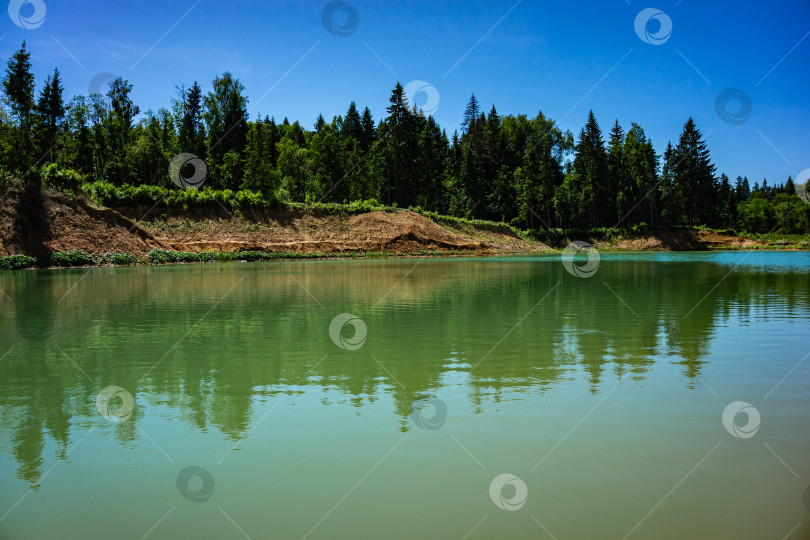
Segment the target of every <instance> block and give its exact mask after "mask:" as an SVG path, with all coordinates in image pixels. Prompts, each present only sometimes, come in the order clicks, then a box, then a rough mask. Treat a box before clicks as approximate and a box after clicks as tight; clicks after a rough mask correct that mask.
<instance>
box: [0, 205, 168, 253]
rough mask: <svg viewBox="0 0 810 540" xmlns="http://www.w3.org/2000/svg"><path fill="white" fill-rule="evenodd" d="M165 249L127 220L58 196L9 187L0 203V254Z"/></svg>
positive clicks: (136, 251) (142, 251)
mask: <svg viewBox="0 0 810 540" xmlns="http://www.w3.org/2000/svg"><path fill="white" fill-rule="evenodd" d="M160 247H167V246H166V245H165V244H163V243H161V242H160V241H158V240H156V239H155V238H154V237H153V236H152V235H151V234H150V233H149V232H147V231H145V230H144V229H142V228H141V227H139V226H138V225H137V224H135V223H134V222H132V221H131V220H129V219H127V218H125V217H124V216H122V215H121V214H119V213H118V212H115V211H114V210H110V209H107V208H95V207H93V206H90V205H89V204H87V203H86V202H85V201H83V200H81V199H74V198H72V197H69V196H67V195H62V194H48V193H45V194H42V196H38V195H34V196H30V195H25V194H24V193H22V192H20V191H18V190H11V191H9V192H8V193H7V194H6V196H5V198H3V200H2V201H0V255H12V254H16V253H25V254H26V255H31V256H35V257H36V256H41V255H47V254H49V253H52V252H55V251H69V250H71V249H82V250H85V251H87V252H89V253H99V252H106V251H119V252H125V251H126V252H129V253H134V254H139V255H140V254H144V253H146V252H148V251H149V250H150V249H154V248H160Z"/></svg>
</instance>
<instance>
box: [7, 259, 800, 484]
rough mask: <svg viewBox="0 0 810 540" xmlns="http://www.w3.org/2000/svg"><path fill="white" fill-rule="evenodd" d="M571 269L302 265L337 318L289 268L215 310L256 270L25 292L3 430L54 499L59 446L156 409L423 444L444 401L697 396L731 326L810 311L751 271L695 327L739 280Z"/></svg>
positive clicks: (229, 433) (270, 270)
mask: <svg viewBox="0 0 810 540" xmlns="http://www.w3.org/2000/svg"><path fill="white" fill-rule="evenodd" d="M557 262H558V261H556V260H555V261H549V262H547V263H526V262H520V263H494V262H490V261H485V262H480V261H463V262H462V261H452V262H444V261H426V262H424V263H423V264H421V265H420V266H419V267H418V268H416V269H415V270H414V271H413V272H411V273H409V271H410V270H411V269H412V268H413V263H412V262H410V261H402V262H399V263H391V262H388V263H380V264H377V265H375V264H364V265H359V266H349V265H346V264H345V263H340V264H330V263H323V264H320V263H319V264H312V265H303V266H298V267H297V268H298V269H299V271H300V272H299V273H298V274H297V279H298V280H299V281H300V282H301V283H302V284H303V285H304V286H306V288H307V289H308V290H309V291H310V292H311V293H312V295H313V296H315V297H316V298H318V299H319V301H320V302H321V303H322V304H323V306H324V307H323V309H321V308H320V307H319V306H318V304H317V303H316V302H315V301H313V300H311V299H310V298H309V297H308V295H307V294H306V293H304V291H303V290H302V289H301V287H300V285H298V284H297V283H296V282H295V281H294V280H292V279H291V278H290V277H289V275H288V273H287V272H288V271H287V270H284V271H282V270H275V268H277V267H273V266H265V267H261V266H259V267H247V268H258V270H252V271H248V273H249V275H248V277H247V278H246V279H245V280H244V282H242V283H241V284H240V285H239V287H237V288H236V289H234V290H233V292H232V293H231V294H229V295H228V296H227V298H225V299H224V300H222V302H221V304H219V305H218V307H216V308H215V309H214V310H211V307H212V306H213V305H215V304H216V303H217V302H218V301H219V300H220V299H222V297H223V296H224V295H225V293H226V292H228V291H229V290H230V289H231V288H232V287H233V285H234V284H236V282H237V281H238V280H239V279H240V278H241V277H242V275H243V274H242V273H241V272H242V269H241V268H240V269H239V273H237V272H235V271H234V266H233V265H222V266H211V267H203V266H195V267H185V268H183V267H173V268H159V269H153V270H148V269H131V270H120V271H103V272H106V273H103V272H98V271H97V272H93V273H92V274H90V277H88V278H87V279H86V280H85V282H83V283H82V285H80V286H79V287H78V288H77V290H76V291H75V292H74V293H73V294H75V295H76V296H73V297H71V296H69V297H68V298H67V299H66V300H65V302H62V303H57V300H58V299H59V298H60V297H61V295H62V294H64V292H65V291H66V290H67V289H68V288H69V287H70V286H72V285H73V283H75V281H76V279H78V277H79V276H78V275H77V274H75V273H74V274H67V273H53V272H21V273H18V274H13V275H8V276H12V277H11V278H10V279H7V280H6V283H5V284H4V289H5V290H6V291H7V292H8V294H9V296H10V297H11V298H12V299H13V300H12V301H10V300H8V299H5V300H4V302H3V304H2V310H0V313H1V314H2V323H3V325H4V327H5V328H7V329H10V331H7V332H5V333H4V334H3V336H2V338H0V339H2V341H0V347H2V349H3V351H5V350H8V349H9V348H10V347H11V346H12V345H13V344H14V343H17V347H16V348H15V349H14V350H13V351H12V353H11V354H9V355H8V357H7V358H6V359H5V360H4V362H3V363H2V364H0V375H2V377H0V413H1V414H2V415H3V418H4V422H3V425H4V429H8V430H9V431H10V434H11V435H10V437H8V440H10V441H11V444H12V453H13V454H14V456H15V459H16V460H17V462H18V463H19V471H18V474H19V476H20V478H22V479H24V480H25V481H26V482H28V483H30V484H32V485H36V484H37V483H38V482H39V479H40V478H41V476H42V474H43V470H42V469H43V462H44V459H43V456H42V453H43V451H44V448H45V444H46V441H47V440H48V438H51V439H52V440H54V441H55V442H56V446H57V450H56V456H55V457H56V458H57V459H65V457H66V452H67V449H68V448H69V447H70V444H71V441H70V439H71V438H72V439H74V440H73V443H74V444H75V442H76V441H77V440H78V438H79V436H77V435H76V433H78V432H77V431H76V430H75V428H74V429H73V431H74V433H71V431H72V430H71V421H72V419H73V418H74V417H82V418H84V419H88V418H89V419H90V420H89V421H90V422H91V424H92V423H93V422H100V423H101V424H106V425H108V426H109V427H108V429H112V430H114V433H115V437H116V438H117V440H118V441H119V442H120V443H122V444H125V445H129V444H134V443H135V441H136V440H137V439H138V438H139V437H140V433H139V429H138V426H139V423H140V422H141V421H142V420H143V418H144V416H145V414H147V412H145V409H146V408H147V407H162V408H164V409H165V410H167V411H170V412H169V413H168V414H171V415H175V416H176V417H178V418H180V419H181V420H182V421H183V422H186V423H188V424H189V425H193V426H194V427H195V428H197V429H199V430H208V429H210V428H212V427H214V428H216V429H217V430H219V431H220V432H221V433H222V434H223V435H224V436H225V437H226V438H228V439H230V440H232V441H234V442H235V441H238V440H239V439H240V438H242V437H243V436H245V434H246V433H247V432H248V430H249V429H250V427H251V426H252V425H253V422H255V421H256V420H257V419H258V417H260V416H262V415H263V414H264V413H265V412H266V411H267V410H269V409H270V408H271V407H273V406H274V405H275V404H276V403H278V401H279V400H280V399H282V398H283V397H284V396H285V395H288V396H290V397H294V396H295V395H299V394H302V393H303V392H312V391H313V390H315V389H317V388H320V389H321V392H322V394H323V395H322V398H321V402H322V403H323V404H325V405H330V404H334V403H349V404H351V405H352V406H354V407H357V408H358V411H360V410H362V409H363V408H364V407H366V406H367V405H369V404H371V403H374V402H375V401H376V400H380V399H384V398H388V399H391V400H392V401H393V409H394V410H393V412H394V413H395V414H396V415H397V416H398V417H399V426H398V428H399V429H401V430H408V429H410V428H411V427H412V423H411V422H410V420H409V415H410V414H411V412H412V410H413V405H412V404H413V402H414V401H416V400H418V399H424V398H426V397H429V396H432V395H439V394H440V392H439V391H440V390H441V391H442V392H449V391H460V392H466V394H467V398H468V399H469V401H470V402H471V404H472V405H473V409H474V411H476V412H481V411H484V410H486V408H487V407H488V406H489V404H495V405H497V403H499V402H500V401H503V400H508V399H513V398H514V396H515V395H517V394H526V393H537V394H542V393H545V392H549V391H553V390H554V389H555V388H557V387H558V386H560V385H561V384H563V383H564V382H566V381H573V380H578V379H582V380H584V381H585V382H586V383H587V385H588V388H589V390H590V392H591V393H597V392H599V391H602V390H603V389H604V384H605V382H606V378H607V379H609V380H611V379H613V378H619V379H624V380H626V379H627V378H628V377H630V379H631V380H636V381H643V380H644V378H645V377H646V374H647V372H648V371H649V370H650V369H652V368H653V366H654V365H655V364H656V363H657V362H676V363H678V364H681V365H682V366H683V373H684V375H685V376H686V380H687V386H688V387H690V388H691V387H694V381H695V379H696V377H698V376H699V375H700V373H701V369H702V366H703V365H704V363H706V362H707V361H708V358H707V354H708V353H709V351H710V345H711V342H712V339H713V335H714V328H715V326H716V325H717V324H718V323H719V322H721V321H723V320H726V319H729V318H737V319H739V320H740V321H741V322H742V324H745V322H746V321H748V320H750V319H751V318H752V317H754V316H759V317H762V316H764V315H763V314H768V313H774V310H777V311H778V310H780V309H781V310H784V311H793V312H795V309H796V307H797V306H799V307H801V308H803V309H806V308H807V303H808V298H807V296H806V293H804V291H806V290H808V285H810V283H808V276H807V275H805V274H801V273H781V274H766V273H756V272H745V271H738V272H734V273H732V274H731V275H729V277H728V278H727V279H726V280H725V281H724V282H723V284H722V285H721V286H720V287H718V289H717V290H716V291H715V292H714V294H713V296H711V297H709V298H708V299H707V300H705V301H703V302H702V303H701V304H700V306H699V307H698V308H696V309H694V310H693V308H694V307H695V305H696V304H697V302H698V300H700V298H701V297H702V296H703V295H704V294H705V293H706V292H707V291H708V290H709V289H710V288H711V287H713V286H714V284H715V283H717V282H718V281H719V279H720V278H721V277H722V276H723V275H724V274H725V273H726V272H727V269H726V268H723V267H719V266H715V265H710V264H695V263H685V264H670V265H665V264H662V265H653V266H651V265H649V264H646V263H641V264H639V263H633V262H611V263H609V264H608V263H607V262H604V263H603V264H602V266H601V267H600V269H599V272H598V273H597V274H596V275H595V276H594V277H593V278H591V279H577V278H574V277H572V276H570V275H568V274H567V273H565V271H564V270H563V268H562V266H561V265H559V264H557ZM494 264H499V266H498V269H497V270H495V271H493V265H494ZM556 284H559V285H557V288H556V289H555V290H554V291H553V292H552V293H551V294H549V295H548V296H547V297H546V298H545V299H544V300H543V301H542V302H540V300H541V299H543V297H544V296H545V295H546V294H547V293H548V291H549V290H550V289H552V288H553V287H554V286H555V285H556ZM606 284H607V285H609V286H610V289H612V291H611V290H609V288H608V287H606V286H605V285H606ZM614 292H615V295H614ZM386 294H387V296H386ZM616 295H618V296H619V298H621V299H622V300H624V302H622V301H620V300H619V299H617V297H616ZM383 296H386V297H385V300H384V301H383V302H381V303H380V304H379V305H376V306H375V303H376V302H377V301H378V300H379V299H380V298H382V297H383ZM625 303H626V305H625ZM209 310H211V311H210V313H209ZM341 312H350V313H354V314H355V315H357V316H359V317H361V318H362V319H364V320H365V321H366V323H367V325H368V329H369V332H368V337H367V340H366V343H365V345H364V346H363V347H362V348H361V349H359V350H357V351H346V350H340V349H339V348H338V347H336V346H335V345H334V344H333V343H332V342H331V341H330V339H329V335H328V332H327V329H328V326H329V323H330V321H331V319H332V317H334V316H335V315H336V314H338V313H341ZM530 312H531V313H530ZM528 313H530V314H529V315H528V316H527V314H528ZM687 314H688V316H686V315H687ZM523 317H525V319H524V320H523V321H522V322H521V324H519V325H517V326H516V323H517V322H518V321H520V320H521V319H522V318H523ZM496 344H497V346H496ZM60 349H61V350H63V351H64V352H65V353H66V354H67V355H69V356H70V358H72V359H73V360H74V361H75V362H76V364H77V365H78V367H79V368H81V370H80V369H77V368H76V367H74V366H73V365H72V363H71V361H70V360H68V359H67V358H66V357H65V355H64V354H62V352H61V350H60ZM167 351H170V352H169V353H168V354H167ZM0 354H2V351H0ZM372 355H374V357H372ZM375 358H376V360H375ZM158 360H160V362H159V363H158V364H157V366H156V365H155V364H156V363H157V362H158ZM378 361H379V363H378ZM82 371H84V373H86V374H87V376H88V377H89V379H88V378H86V377H85V375H84V374H82ZM462 378H464V385H463V386H454V385H456V383H457V381H459V380H461V379H462ZM111 384H115V385H118V386H121V387H123V388H125V389H127V390H129V391H130V392H131V393H132V394H133V395H135V396H136V400H137V401H138V402H139V405H141V406H140V407H136V409H135V412H134V414H133V415H132V417H131V418H130V419H129V420H127V421H126V422H123V423H121V424H117V425H111V426H110V425H109V423H108V422H107V421H106V420H104V419H103V418H101V417H100V416H98V414H97V412H96V410H95V397H96V395H97V393H98V392H99V391H100V390H101V389H102V388H104V387H106V386H108V385H111ZM610 384H613V383H610ZM299 385H300V386H299ZM448 385H449V386H448ZM454 389H458V390H454ZM287 399H290V398H289V397H288V398H287ZM147 400H148V401H147ZM162 410H163V409H162ZM86 421H87V420H85V422H86Z"/></svg>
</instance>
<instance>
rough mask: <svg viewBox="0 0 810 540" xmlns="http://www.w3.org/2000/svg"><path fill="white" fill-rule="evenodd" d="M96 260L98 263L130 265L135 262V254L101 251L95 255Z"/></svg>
mask: <svg viewBox="0 0 810 540" xmlns="http://www.w3.org/2000/svg"><path fill="white" fill-rule="evenodd" d="M96 262H97V263H98V264H100V265H103V264H111V265H114V266H130V265H132V264H135V262H136V259H135V255H133V254H132V253H117V252H115V251H113V252H110V253H102V254H100V255H98V256H97V257H96Z"/></svg>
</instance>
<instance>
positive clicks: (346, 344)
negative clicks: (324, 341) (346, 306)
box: [329, 313, 368, 351]
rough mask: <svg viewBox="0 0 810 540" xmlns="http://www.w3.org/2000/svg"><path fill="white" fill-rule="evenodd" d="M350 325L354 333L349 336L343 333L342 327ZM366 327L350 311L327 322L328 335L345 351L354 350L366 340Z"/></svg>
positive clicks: (361, 320)
mask: <svg viewBox="0 0 810 540" xmlns="http://www.w3.org/2000/svg"><path fill="white" fill-rule="evenodd" d="M347 326H351V327H352V328H353V329H354V333H353V334H352V336H350V337H346V336H344V335H343V329H344V328H346V327H347ZM367 333H368V328H366V323H365V322H363V319H361V318H360V317H355V316H354V315H352V314H351V313H341V314H340V315H338V316H337V317H335V318H334V319H332V322H331V323H329V337H330V338H332V341H333V342H334V344H335V345H337V346H338V347H340V348H341V349H344V350H347V351H356V350H357V349H359V348H360V347H362V346H363V344H364V343H365V342H366V334H367Z"/></svg>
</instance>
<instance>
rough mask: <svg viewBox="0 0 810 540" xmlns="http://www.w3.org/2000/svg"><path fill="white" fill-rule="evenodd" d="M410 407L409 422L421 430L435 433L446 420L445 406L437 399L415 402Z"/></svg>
mask: <svg viewBox="0 0 810 540" xmlns="http://www.w3.org/2000/svg"><path fill="white" fill-rule="evenodd" d="M411 407H412V409H413V410H412V412H411V420H413V423H414V424H416V425H417V426H419V427H420V428H422V429H427V430H428V431H435V430H437V429H439V428H440V427H442V426H443V425H444V421H445V420H447V404H446V403H445V402H444V401H442V400H441V399H439V398H437V397H432V398H429V399H419V400H416V401H414V402H413V404H412V405H411Z"/></svg>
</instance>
